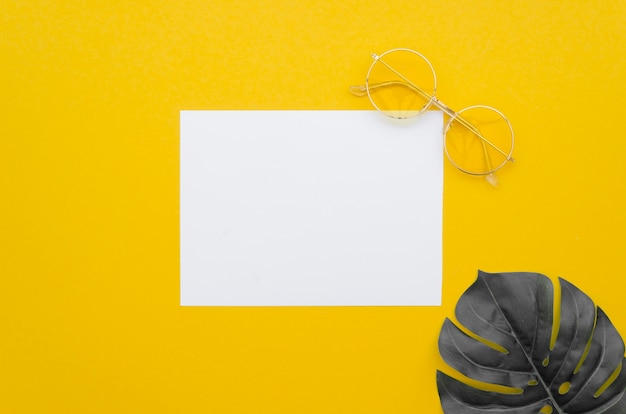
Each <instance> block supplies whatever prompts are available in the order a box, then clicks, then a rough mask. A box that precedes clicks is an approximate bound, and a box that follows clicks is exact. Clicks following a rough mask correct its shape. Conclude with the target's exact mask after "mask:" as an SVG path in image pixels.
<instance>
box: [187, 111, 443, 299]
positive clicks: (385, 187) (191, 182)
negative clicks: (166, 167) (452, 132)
mask: <svg viewBox="0 0 626 414" xmlns="http://www.w3.org/2000/svg"><path fill="white" fill-rule="evenodd" d="M442 127H443V116H442V113H441V112H439V111H429V112H427V113H426V114H425V115H424V116H422V117H420V118H419V119H416V120H410V121H393V120H390V119H387V118H386V117H384V116H382V115H380V114H378V113H376V112H374V111H181V113H180V261H181V263H180V271H181V273H180V278H181V280H180V301H181V305H182V306H432V305H440V304H441V273H442V270H441V268H442V197H443V194H442V191H443V167H442V160H443V153H442V139H443V138H442Z"/></svg>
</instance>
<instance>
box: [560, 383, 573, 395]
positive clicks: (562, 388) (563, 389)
mask: <svg viewBox="0 0 626 414" xmlns="http://www.w3.org/2000/svg"><path fill="white" fill-rule="evenodd" d="M571 387H572V384H571V383H570V382H569V381H565V382H564V383H563V384H561V386H560V387H559V394H561V395H563V394H567V392H568V391H569V389H570V388H571Z"/></svg>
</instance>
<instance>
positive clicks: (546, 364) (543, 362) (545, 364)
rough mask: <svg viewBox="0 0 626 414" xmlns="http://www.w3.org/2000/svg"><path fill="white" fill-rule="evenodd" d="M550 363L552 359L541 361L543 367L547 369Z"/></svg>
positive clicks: (547, 358)
mask: <svg viewBox="0 0 626 414" xmlns="http://www.w3.org/2000/svg"><path fill="white" fill-rule="evenodd" d="M549 363H550V357H546V359H544V360H543V361H541V365H543V366H544V367H547V366H548V364H549Z"/></svg>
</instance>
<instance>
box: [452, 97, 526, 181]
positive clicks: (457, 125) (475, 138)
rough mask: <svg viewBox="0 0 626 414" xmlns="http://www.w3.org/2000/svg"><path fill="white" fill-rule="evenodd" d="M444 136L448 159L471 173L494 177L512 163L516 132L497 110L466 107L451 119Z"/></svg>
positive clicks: (483, 107) (486, 107)
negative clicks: (497, 171)
mask: <svg viewBox="0 0 626 414" xmlns="http://www.w3.org/2000/svg"><path fill="white" fill-rule="evenodd" d="M444 133H445V136H444V149H445V152H446V155H447V156H448V159H449V160H450V162H451V163H452V164H454V166H455V167H457V168H458V169H459V170H461V171H463V172H466V173H468V174H474V175H485V174H490V173H492V172H494V171H496V170H498V169H500V168H501V167H502V166H504V164H506V163H507V161H511V160H512V158H511V153H512V152H513V142H514V137H513V129H512V128H511V124H510V123H509V120H508V119H507V118H506V117H505V116H504V115H503V114H502V113H501V112H500V111H498V110H497V109H495V108H491V107H488V106H471V107H469V108H465V109H463V110H461V111H459V112H457V113H456V115H454V116H452V117H451V118H450V120H449V121H448V123H447V124H446V127H445V130H444Z"/></svg>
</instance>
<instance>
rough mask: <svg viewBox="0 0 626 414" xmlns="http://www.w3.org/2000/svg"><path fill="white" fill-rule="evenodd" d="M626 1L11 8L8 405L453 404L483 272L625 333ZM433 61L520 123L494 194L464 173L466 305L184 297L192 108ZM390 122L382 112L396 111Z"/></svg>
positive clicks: (387, 409)
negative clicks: (564, 290)
mask: <svg viewBox="0 0 626 414" xmlns="http://www.w3.org/2000/svg"><path fill="white" fill-rule="evenodd" d="M624 27H626V3H625V2H618V1H615V2H613V1H604V2H602V1H576V2H573V1H572V2H566V1H565V2H564V1H562V0H541V1H495V0H494V1H476V2H469V1H460V0H459V1H446V0H436V1H434V0H420V1H417V0H412V1H403V0H393V1H380V0H376V1H360V2H359V1H350V0H344V1H313V0H309V1H297V0H295V1H271V0H258V1H252V0H244V1H215V0H213V1H211V0H205V1H153V2H148V1H104V0H103V1H95V0H93V1H34V0H2V1H1V2H0V96H1V99H0V183H1V186H0V191H1V194H2V195H1V198H0V200H1V202H0V224H1V229H0V243H1V244H0V412H3V413H122V412H128V413H142V412H146V413H155V412H164V413H174V412H181V413H182V412H184V413H360V414H364V413H439V412H441V408H440V405H439V399H438V395H437V390H436V384H435V370H436V369H437V368H444V365H443V362H442V361H441V359H440V357H439V355H438V352H437V336H438V333H439V328H440V326H441V324H442V322H443V319H444V318H445V317H446V316H451V315H452V312H453V308H454V305H455V303H456V301H457V299H458V297H459V296H460V295H461V293H462V292H463V291H464V290H465V289H466V288H467V287H468V286H469V285H470V284H471V283H472V282H473V281H474V279H475V276H476V271H477V269H479V268H480V269H483V270H486V271H520V270H521V271H538V272H542V273H545V274H547V275H550V276H551V277H556V276H563V277H565V278H567V279H568V280H570V281H571V282H572V283H574V284H575V285H577V286H578V287H580V288H581V289H582V290H584V291H585V292H586V293H587V294H589V295H590V296H591V297H592V298H593V299H594V300H595V302H596V303H597V304H599V305H600V306H601V307H602V308H603V309H604V310H605V311H606V312H607V313H608V315H609V317H611V319H612V321H613V322H614V324H615V325H616V326H617V328H618V330H620V331H621V333H622V334H624V335H626V312H624V306H623V303H624V299H623V297H624V292H625V287H626V262H625V261H624V257H625V256H626V251H625V247H626V240H625V239H626V215H625V211H626V197H625V195H624V193H625V190H626V184H625V179H626V166H625V164H626V157H625V155H626V126H625V123H624V114H625V113H626V111H625V109H626V104H625V103H624V102H625V101H624V99H625V97H626V86H625V84H626V82H625V80H624V75H625V74H626V53H625V52H626V30H625V29H624ZM394 47H408V48H413V49H416V50H418V51H420V52H421V53H423V54H424V55H426V56H427V57H428V58H429V59H430V60H431V62H432V63H433V65H434V66H435V68H436V71H437V75H438V81H439V89H438V96H439V97H440V98H441V99H442V100H443V101H445V102H446V103H447V104H449V105H450V106H451V107H453V108H455V109H460V108H461V107H464V106H468V105H471V104H487V105H492V106H495V107H497V108H498V109H500V110H502V111H503V112H504V113H505V114H507V116H508V117H509V118H510V120H511V122H512V124H513V126H514V129H515V133H516V138H517V146H516V149H515V153H514V155H515V157H516V159H517V162H516V163H515V164H513V165H510V166H508V167H507V168H505V169H504V170H503V171H502V173H501V174H499V178H500V182H501V185H500V187H499V188H497V189H494V188H492V187H490V186H489V185H488V184H486V183H485V182H484V180H482V179H475V178H472V177H467V176H464V175H463V174H461V173H459V172H458V171H456V170H455V169H454V168H453V167H452V166H451V165H450V164H449V163H447V162H446V164H445V199H444V229H443V232H444V233H443V236H444V246H443V248H444V263H443V265H444V284H443V306H441V307H431V308H252V309H250V308H247V309H246V308H182V307H180V306H179V254H178V242H179V239H178V237H179V234H178V213H179V210H178V196H179V186H178V178H179V176H178V171H179V170H178V167H179V165H178V163H179V161H178V154H179V152H178V144H179V129H178V127H179V111H180V110H183V109H337V110H349V109H369V108H370V105H369V102H368V101H367V99H359V98H354V97H352V96H351V95H350V94H349V92H348V86H349V85H351V84H355V83H362V82H363V80H364V77H365V73H366V71H367V68H368V66H369V64H370V54H371V53H372V52H377V53H381V52H383V51H385V50H387V49H390V48H394ZM372 116H378V115H376V114H375V113H374V112H373V113H372Z"/></svg>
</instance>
